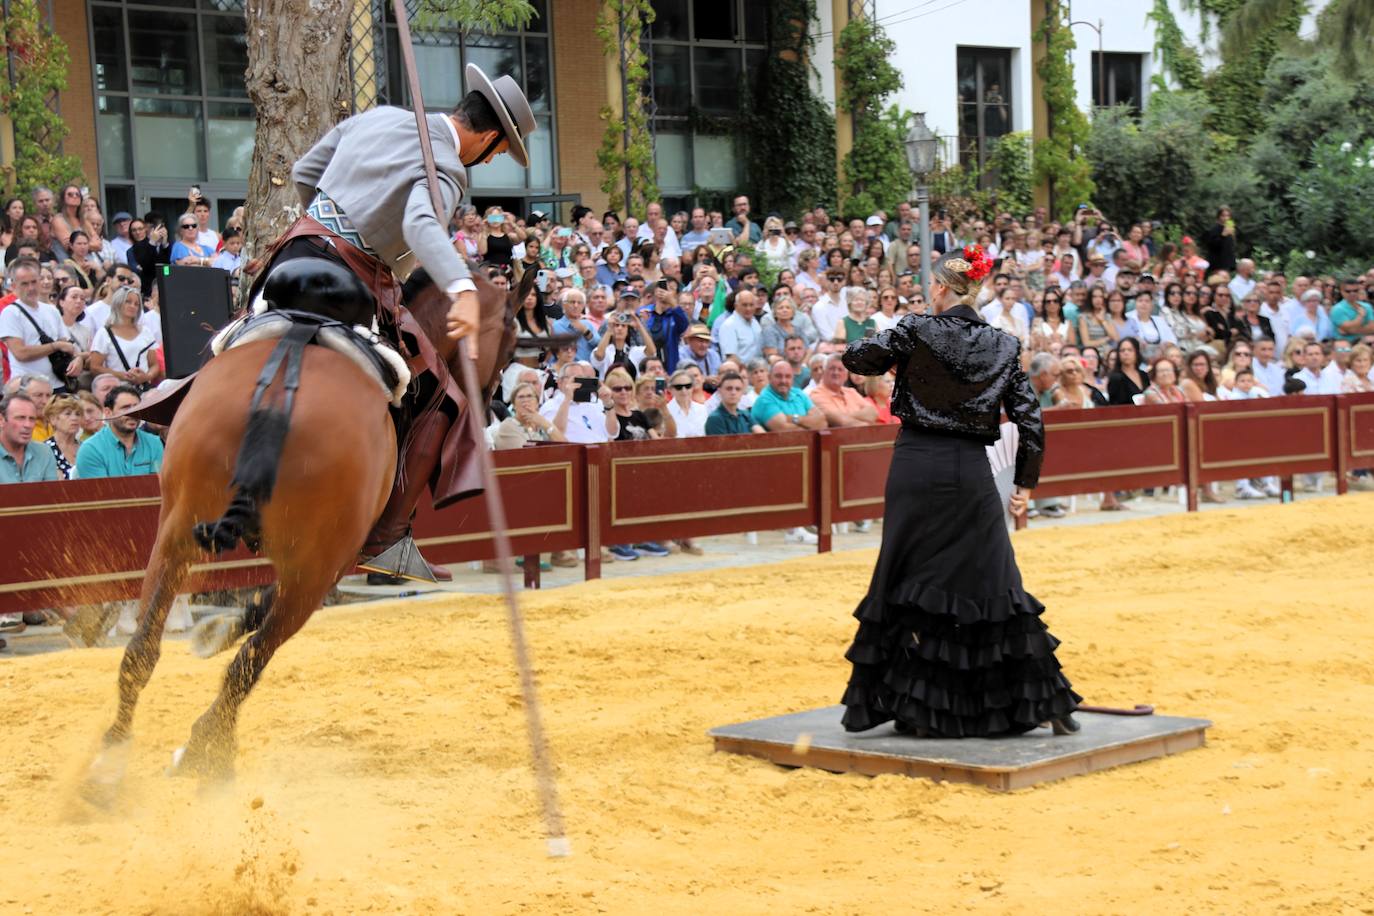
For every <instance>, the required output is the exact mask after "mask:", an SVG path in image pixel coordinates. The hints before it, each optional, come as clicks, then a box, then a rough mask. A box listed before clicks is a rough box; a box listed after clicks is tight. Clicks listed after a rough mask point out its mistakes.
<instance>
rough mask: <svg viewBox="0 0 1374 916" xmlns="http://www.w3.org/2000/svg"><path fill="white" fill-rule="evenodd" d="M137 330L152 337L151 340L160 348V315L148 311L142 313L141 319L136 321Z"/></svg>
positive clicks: (159, 313)
mask: <svg viewBox="0 0 1374 916" xmlns="http://www.w3.org/2000/svg"><path fill="white" fill-rule="evenodd" d="M138 327H139V330H141V331H143V332H144V333H147V334H151V335H153V340H156V341H157V345H158V346H159V347H160V346H162V313H161V312H154V311H153V310H152V309H149V310H147V311H145V312H144V313H143V317H142V318H140V319H138Z"/></svg>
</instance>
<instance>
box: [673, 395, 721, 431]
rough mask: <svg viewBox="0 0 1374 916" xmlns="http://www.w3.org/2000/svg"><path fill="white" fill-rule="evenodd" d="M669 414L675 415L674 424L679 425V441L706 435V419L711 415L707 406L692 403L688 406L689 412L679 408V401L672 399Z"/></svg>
mask: <svg viewBox="0 0 1374 916" xmlns="http://www.w3.org/2000/svg"><path fill="white" fill-rule="evenodd" d="M668 413H670V414H672V415H673V422H674V423H676V424H677V437H678V438H679V439H690V438H693V437H694V436H704V435H706V418H707V417H709V416H710V415H711V412H710V411H709V410H707V409H706V405H705V404H698V403H697V402H696V401H692V402H690V403H689V404H688V406H687V410H686V411H683V409H682V408H681V407H679V406H678V404H677V400H676V399H672V400H669V401H668Z"/></svg>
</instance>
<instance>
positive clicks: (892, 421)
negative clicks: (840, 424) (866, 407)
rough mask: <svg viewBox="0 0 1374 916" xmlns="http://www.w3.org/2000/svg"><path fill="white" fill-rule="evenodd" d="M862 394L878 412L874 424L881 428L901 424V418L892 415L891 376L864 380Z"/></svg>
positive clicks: (875, 376) (872, 377)
mask: <svg viewBox="0 0 1374 916" xmlns="http://www.w3.org/2000/svg"><path fill="white" fill-rule="evenodd" d="M864 394H865V395H866V396H867V397H868V400H869V401H871V402H872V404H873V407H874V409H875V410H877V412H878V418H877V420H876V421H875V422H877V423H878V424H879V425H882V426H888V425H894V426H895V425H900V424H901V422H902V418H901V417H894V416H893V415H892V376H890V375H873V376H869V377H867V378H865V379H864Z"/></svg>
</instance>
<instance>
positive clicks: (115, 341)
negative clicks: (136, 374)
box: [105, 327, 137, 372]
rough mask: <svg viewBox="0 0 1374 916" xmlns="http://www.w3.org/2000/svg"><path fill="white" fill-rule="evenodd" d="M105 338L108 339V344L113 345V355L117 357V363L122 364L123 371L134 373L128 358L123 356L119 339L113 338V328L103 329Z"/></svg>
mask: <svg viewBox="0 0 1374 916" xmlns="http://www.w3.org/2000/svg"><path fill="white" fill-rule="evenodd" d="M105 336H106V337H109V338H110V343H112V344H114V348H115V353H116V354H117V355H118V356H119V361H120V362H121V363H123V364H124V371H125V372H132V371H134V367H133V366H130V365H129V358H128V357H127V356H125V355H124V348H123V347H121V346H120V345H119V338H118V337H116V336H115V332H114V328H110V327H107V328H105ZM135 358H137V357H135Z"/></svg>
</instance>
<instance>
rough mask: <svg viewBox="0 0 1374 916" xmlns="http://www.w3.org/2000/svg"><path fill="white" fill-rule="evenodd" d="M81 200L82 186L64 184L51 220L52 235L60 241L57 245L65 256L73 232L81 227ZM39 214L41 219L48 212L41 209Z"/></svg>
mask: <svg viewBox="0 0 1374 916" xmlns="http://www.w3.org/2000/svg"><path fill="white" fill-rule="evenodd" d="M81 200H82V198H81V188H79V187H77V186H76V185H74V184H69V185H66V186H64V187H63V188H62V197H61V204H60V206H59V207H58V210H57V212H56V213H53V214H52V215H51V219H50V220H49V227H50V230H51V232H52V237H53V239H54V240H56V241H57V242H58V243H59V244H58V246H57V247H58V249H59V253H60V254H61V255H62V256H63V257H65V256H66V253H67V248H66V245H67V243H68V240H69V239H70V238H71V235H72V233H73V232H75V231H76V230H78V229H80V228H81ZM38 215H39V217H40V220H41V218H42V217H43V216H45V215H46V214H44V213H42V211H41V210H40V211H39V213H38Z"/></svg>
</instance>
